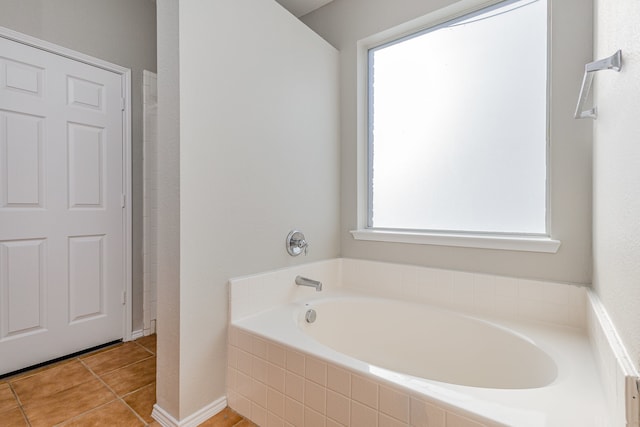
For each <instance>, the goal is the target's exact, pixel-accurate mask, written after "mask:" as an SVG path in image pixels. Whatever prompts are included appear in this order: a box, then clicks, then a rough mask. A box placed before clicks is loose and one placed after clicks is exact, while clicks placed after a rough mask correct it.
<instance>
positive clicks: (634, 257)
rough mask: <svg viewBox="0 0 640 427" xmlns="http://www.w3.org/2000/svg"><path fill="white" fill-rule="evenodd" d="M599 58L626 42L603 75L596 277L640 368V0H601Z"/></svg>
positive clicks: (599, 80) (598, 85)
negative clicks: (617, 64)
mask: <svg viewBox="0 0 640 427" xmlns="http://www.w3.org/2000/svg"><path fill="white" fill-rule="evenodd" d="M595 4H596V10H597V16H596V49H595V53H594V58H604V57H607V56H609V55H611V54H613V53H614V52H615V51H616V50H618V49H621V50H622V70H621V71H620V72H619V73H616V72H613V71H602V72H600V73H598V74H597V76H596V78H595V90H596V92H595V93H596V105H597V106H598V120H596V121H595V122H594V123H593V126H594V170H593V178H594V180H593V182H594V184H593V185H594V188H593V190H594V194H593V197H594V204H593V261H594V272H593V285H594V288H595V290H596V292H597V293H598V296H599V297H600V299H601V300H602V302H603V303H604V305H605V307H606V308H607V312H608V313H609V316H610V317H611V319H612V321H613V322H614V324H615V325H616V328H617V330H618V333H619V334H620V337H621V338H622V340H623V342H624V345H625V347H626V349H627V351H628V352H629V356H630V357H631V359H632V360H633V361H634V362H635V366H636V368H640V308H639V305H640V185H638V183H640V144H638V137H639V136H640V121H639V120H638V117H639V116H640V98H639V97H638V93H640V27H639V26H638V16H640V3H638V2H637V1H636V0H616V1H615V2H611V1H603V0H596V2H595Z"/></svg>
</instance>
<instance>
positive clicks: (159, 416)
mask: <svg viewBox="0 0 640 427" xmlns="http://www.w3.org/2000/svg"><path fill="white" fill-rule="evenodd" d="M226 407H227V397H226V396H222V397H221V398H219V399H218V400H216V401H214V402H211V403H210V404H208V405H207V406H205V407H204V408H202V409H200V410H199V411H197V412H195V413H193V414H191V415H189V416H188V417H187V418H185V419H183V420H181V421H178V420H176V419H175V418H173V416H171V414H169V413H168V412H167V411H165V410H164V409H162V408H161V407H160V406H158V404H157V403H156V404H155V405H153V412H151V416H152V417H153V419H154V420H156V421H157V422H158V423H160V425H161V426H162V427H197V426H198V425H200V424H202V423H203V422H205V421H206V420H208V419H209V418H211V417H213V416H214V415H216V414H217V413H219V412H220V411H222V410H223V409H224V408H226Z"/></svg>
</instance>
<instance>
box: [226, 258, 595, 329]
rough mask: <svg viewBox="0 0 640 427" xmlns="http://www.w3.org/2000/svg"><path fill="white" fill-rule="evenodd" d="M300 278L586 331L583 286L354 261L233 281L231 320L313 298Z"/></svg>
mask: <svg viewBox="0 0 640 427" xmlns="http://www.w3.org/2000/svg"><path fill="white" fill-rule="evenodd" d="M297 275H302V276H305V277H309V278H311V279H314V280H320V281H321V282H322V283H323V292H325V293H326V292H329V291H331V290H338V289H345V290H352V291H360V292H365V293H368V294H374V295H378V296H383V297H387V298H396V299H403V300H409V301H414V302H423V303H427V304H434V305H438V306H441V307H445V308H451V309H454V310H457V311H462V312H466V313H471V314H484V315H490V316H498V317H508V318H513V319H521V320H533V321H539V322H545V323H552V324H556V325H562V326H570V327H576V328H582V329H584V328H585V325H586V320H585V318H586V317H585V316H586V288H584V287H581V286H576V285H572V284H564V283H555V282H545V281H537V280H529V279H518V278H511V277H504V276H494V275H489V274H479V273H469V272H461V271H453V270H443V269H435V268H428V267H416V266H410V265H403V264H391V263H383V262H375V261H367V260H356V259H348V258H344V259H342V258H340V259H333V260H327V261H321V262H315V263H310V264H303V265H299V266H295V267H290V268H286V269H281V270H276V271H272V272H267V273H262V274H257V275H252V276H246V277H241V278H236V279H232V280H231V281H230V286H231V292H230V308H231V310H230V311H231V320H234V319H240V318H242V317H245V316H249V315H253V314H256V313H259V312H261V311H264V310H268V309H270V308H272V307H275V306H278V305H282V304H287V303H289V302H292V301H296V300H298V299H300V298H306V297H309V296H312V295H313V294H314V293H315V290H314V289H312V288H303V287H300V286H296V285H295V283H294V280H295V277H296V276H297Z"/></svg>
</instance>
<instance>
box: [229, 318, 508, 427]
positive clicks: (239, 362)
mask: <svg viewBox="0 0 640 427" xmlns="http://www.w3.org/2000/svg"><path fill="white" fill-rule="evenodd" d="M227 383H228V385H227V386H228V401H229V406H230V407H231V408H233V409H234V410H236V411H237V412H238V413H239V414H241V415H243V416H245V417H247V418H249V419H251V420H252V421H253V422H255V423H256V424H258V425H259V426H264V427H270V426H287V427H290V426H326V427H338V426H353V427H359V426H361V427H373V426H381V427H382V426H408V425H411V426H434V427H445V426H451V427H453V426H456V427H480V426H485V425H486V426H500V425H502V424H499V423H493V424H487V423H486V422H483V421H482V418H481V417H476V416H474V415H472V414H466V416H465V415H461V414H459V411H458V410H457V409H455V408H449V407H447V405H436V404H434V403H432V402H429V401H426V400H425V399H424V397H423V396H421V395H420V394H418V393H410V392H407V391H406V390H402V389H400V388H398V387H397V386H395V385H393V384H390V383H386V382H383V381H380V380H379V379H377V380H376V379H375V378H371V377H367V376H365V375H363V374H361V373H357V372H355V371H352V370H349V369H346V368H344V367H341V366H337V365H334V364H331V363H327V362H326V361H324V360H322V359H319V358H316V357H314V356H312V355H309V354H305V353H303V352H300V351H298V350H296V349H293V348H290V347H287V346H283V345H281V344H278V343H275V342H272V341H269V340H266V339H264V338H262V337H259V336H257V335H253V334H251V333H248V332H246V331H243V330H241V329H239V328H236V327H234V326H231V327H230V329H229V367H228V371H227Z"/></svg>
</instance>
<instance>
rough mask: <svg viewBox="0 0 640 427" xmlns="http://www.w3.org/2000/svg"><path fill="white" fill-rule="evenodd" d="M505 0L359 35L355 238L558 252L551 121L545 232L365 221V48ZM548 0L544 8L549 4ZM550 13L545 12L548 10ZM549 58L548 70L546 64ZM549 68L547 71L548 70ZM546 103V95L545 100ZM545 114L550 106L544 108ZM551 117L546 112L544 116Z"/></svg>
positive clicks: (470, 4) (476, 1)
mask: <svg viewBox="0 0 640 427" xmlns="http://www.w3.org/2000/svg"><path fill="white" fill-rule="evenodd" d="M502 1H503V0H492V1H486V0H484V1H483V0H462V1H460V2H457V3H455V4H453V5H450V6H448V7H445V8H442V9H439V10H437V11H435V12H432V13H430V14H428V15H425V16H423V17H420V18H417V19H415V20H412V21H409V22H407V23H404V24H401V25H399V26H397V27H394V28H391V29H389V30H386V31H383V32H381V33H378V34H375V35H373V36H371V37H368V38H366V39H363V40H360V41H359V42H358V45H357V69H358V79H357V82H358V83H357V84H358V87H357V89H358V90H357V92H358V93H357V100H358V101H357V102H358V115H357V120H358V141H357V143H358V165H357V169H358V201H357V203H358V206H357V211H358V228H357V229H356V230H352V231H351V234H352V235H353V237H354V239H356V240H367V241H378V242H394V243H411V244H423V245H441V246H456V247H469V248H483V249H500V250H514V251H530V252H545V253H556V252H557V251H558V249H559V247H560V244H561V242H560V241H559V240H555V239H553V238H552V237H551V230H552V228H551V226H552V224H551V205H550V197H549V193H550V191H549V190H550V177H551V173H550V171H549V168H550V165H551V162H550V161H549V155H550V147H549V143H548V141H549V135H548V133H549V126H547V176H548V179H547V192H546V193H547V200H546V204H547V212H546V231H547V233H546V235H520V234H494V233H469V232H439V231H431V230H415V231H414V230H390V229H378V228H371V227H370V226H369V211H370V210H369V203H370V197H371V194H370V185H369V167H370V166H369V165H370V153H369V82H368V79H369V50H370V49H372V48H375V47H378V46H380V45H384V44H386V43H389V42H392V41H394V40H398V39H401V38H403V37H407V36H410V35H412V34H415V33H417V32H420V31H422V30H425V29H428V28H432V27H435V26H438V25H441V24H443V23H445V22H447V21H450V20H452V19H455V18H458V17H461V16H463V15H467V14H470V13H473V12H475V11H478V10H480V9H483V8H486V7H490V6H492V5H495V4H498V3H500V2H502ZM550 3H551V2H548V4H547V8H548V9H550ZM548 14H549V12H548ZM549 27H550V23H548V28H547V34H548V37H547V43H548V46H549V47H548V49H547V51H548V53H547V54H548V55H549V52H550V45H551V40H550V29H549ZM550 65H551V63H550V60H549V61H548V66H547V68H548V70H549V69H550ZM548 72H549V71H548ZM549 86H550V83H548V85H547V97H548V98H549ZM548 104H550V99H548ZM547 116H549V108H547ZM548 120H549V117H548Z"/></svg>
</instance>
